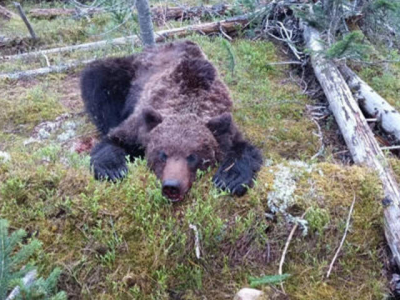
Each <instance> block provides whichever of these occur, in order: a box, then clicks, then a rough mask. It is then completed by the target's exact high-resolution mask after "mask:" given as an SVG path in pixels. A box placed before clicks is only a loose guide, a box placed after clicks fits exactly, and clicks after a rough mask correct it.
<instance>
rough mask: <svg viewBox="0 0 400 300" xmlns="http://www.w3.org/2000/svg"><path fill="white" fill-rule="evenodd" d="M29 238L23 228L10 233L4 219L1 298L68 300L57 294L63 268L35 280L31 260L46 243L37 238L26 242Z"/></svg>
mask: <svg viewBox="0 0 400 300" xmlns="http://www.w3.org/2000/svg"><path fill="white" fill-rule="evenodd" d="M25 237H26V232H25V231H24V230H22V229H20V230H17V231H14V232H13V233H12V234H11V235H8V222H7V221H6V220H4V219H0V300H5V299H6V300H11V299H26V300H30V299H35V300H36V299H51V300H63V299H66V295H65V293H63V292H60V293H57V294H55V295H54V291H55V289H56V285H57V281H58V277H59V276H60V273H61V270H60V269H57V268H56V269H54V270H53V272H51V274H50V275H49V277H48V278H47V279H44V278H38V279H36V280H34V277H35V274H36V272H35V271H34V266H33V265H32V264H30V263H29V259H30V258H31V257H32V255H33V254H34V253H35V252H36V251H38V250H39V249H40V248H41V246H42V245H41V243H40V242H39V241H38V240H36V239H33V240H31V241H30V242H29V243H27V244H22V241H23V239H24V238H25ZM27 277H30V279H29V280H26V278H27ZM7 295H8V296H7Z"/></svg>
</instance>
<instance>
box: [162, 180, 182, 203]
mask: <svg viewBox="0 0 400 300" xmlns="http://www.w3.org/2000/svg"><path fill="white" fill-rule="evenodd" d="M180 186H181V184H180V182H179V181H178V180H174V179H167V180H164V182H163V184H162V193H163V195H164V196H166V197H167V198H169V199H171V201H172V202H176V201H179V200H180V199H179V197H180V195H181V187H180Z"/></svg>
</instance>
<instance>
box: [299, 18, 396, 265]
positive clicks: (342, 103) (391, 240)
mask: <svg viewBox="0 0 400 300" xmlns="http://www.w3.org/2000/svg"><path fill="white" fill-rule="evenodd" d="M303 27H304V32H303V35H304V40H305V41H306V44H307V47H308V48H309V49H310V50H311V51H312V54H311V64H312V67H313V69H314V72H315V75H316V77H317V79H318V81H319V83H320V84H321V87H322V89H323V90H324V92H325V95H326V98H327V100H328V102H329V107H330V109H331V111H332V113H333V115H334V116H335V119H336V122H337V123H338V126H339V128H340V131H341V132H342V135H343V138H344V140H345V142H346V145H347V147H348V148H349V150H350V153H351V155H352V158H353V160H354V162H355V163H356V164H361V165H365V166H367V167H369V168H371V169H372V170H374V171H376V172H377V174H378V176H379V178H380V180H381V182H382V187H383V192H384V198H383V200H382V204H383V206H384V209H383V212H384V229H385V236H386V240H387V243H388V245H389V247H390V249H391V251H392V254H393V256H394V258H395V261H396V263H397V265H398V266H400V207H399V205H400V190H399V186H398V184H397V182H396V180H395V177H394V174H393V171H392V170H391V168H390V166H389V163H388V161H387V159H386V157H385V156H384V154H383V152H382V150H381V149H380V147H379V145H378V143H377V141H376V140H375V138H374V135H373V133H372V131H371V129H370V127H369V126H368V124H367V121H366V119H365V118H364V116H363V114H362V112H361V109H360V107H359V106H358V105H357V101H356V100H355V99H354V98H353V95H352V93H351V91H350V89H349V87H348V86H347V84H346V82H345V80H344V78H343V76H342V75H341V73H340V72H339V70H338V68H337V67H336V65H335V64H334V63H333V62H331V61H329V60H327V59H325V57H324V56H323V54H322V53H321V51H322V50H323V49H324V48H323V45H322V44H321V42H320V41H321V37H320V34H319V32H318V31H317V30H316V29H315V28H313V27H310V26H308V25H304V24H303Z"/></svg>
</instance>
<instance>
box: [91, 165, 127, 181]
mask: <svg viewBox="0 0 400 300" xmlns="http://www.w3.org/2000/svg"><path fill="white" fill-rule="evenodd" d="M92 166H93V172H94V178H95V179H96V180H111V181H117V180H118V179H121V178H124V177H125V176H126V173H127V171H128V168H127V166H126V164H125V165H124V166H120V167H114V168H109V167H107V166H104V165H101V164H96V163H92Z"/></svg>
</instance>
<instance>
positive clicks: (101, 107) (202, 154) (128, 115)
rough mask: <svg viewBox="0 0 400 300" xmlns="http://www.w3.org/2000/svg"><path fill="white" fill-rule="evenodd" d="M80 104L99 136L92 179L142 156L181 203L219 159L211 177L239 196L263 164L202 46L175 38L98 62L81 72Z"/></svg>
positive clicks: (119, 173) (114, 173) (121, 172)
mask: <svg viewBox="0 0 400 300" xmlns="http://www.w3.org/2000/svg"><path fill="white" fill-rule="evenodd" d="M81 91H82V98H83V100H84V104H85V108H86V110H87V112H88V113H89V115H90V116H91V119H92V121H93V122H94V124H95V125H96V127H97V128H98V130H99V131H100V132H101V134H102V136H103V137H102V141H101V142H100V143H99V144H98V145H97V146H96V147H95V148H94V149H93V150H92V153H91V166H92V168H93V171H94V176H95V178H96V179H109V180H113V181H114V180H117V179H119V178H122V177H124V176H125V174H126V172H127V164H126V157H127V156H129V157H130V158H133V157H137V156H143V155H144V156H145V157H146V159H147V162H148V165H149V167H150V168H151V169H152V170H153V171H154V172H155V174H156V175H157V177H158V178H160V180H161V182H162V193H163V194H164V195H165V196H166V197H167V198H169V199H170V200H172V201H179V200H182V199H183V197H184V195H185V194H186V193H187V191H188V190H189V189H190V187H191V185H192V183H193V181H194V180H195V177H196V171H197V170H198V169H200V170H204V169H207V168H208V167H209V166H213V165H215V164H216V163H220V166H219V169H218V171H217V172H216V174H215V175H214V178H213V182H214V183H215V185H216V186H217V187H219V188H222V189H226V190H229V191H230V192H231V193H232V194H235V195H239V196H240V195H243V194H244V193H245V192H246V189H247V187H248V186H251V185H252V182H253V179H254V177H255V175H256V173H257V172H258V171H259V169H260V167H261V164H262V157H261V154H260V151H259V150H258V149H257V148H255V147H254V146H253V145H251V144H250V143H248V142H247V141H246V140H244V139H243V137H242V134H241V133H240V131H239V130H238V128H237V126H236V125H235V123H234V122H233V120H232V114H231V108H232V101H231V98H230V95H229V91H228V88H227V87H226V85H225V84H224V83H223V82H222V81H221V79H220V78H219V75H218V73H217V71H216V69H215V68H214V66H213V65H212V64H211V63H210V62H209V61H208V60H207V58H206V56H205V54H204V53H203V52H202V51H201V49H200V48H199V46H197V45H196V44H195V43H193V42H190V41H180V42H174V43H169V44H164V45H161V46H157V47H154V48H148V49H145V50H144V51H143V52H141V53H139V54H135V55H132V56H128V57H123V58H109V59H105V60H99V61H95V62H94V63H92V64H90V65H89V66H87V67H86V68H85V69H84V70H83V72H82V75H81Z"/></svg>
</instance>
